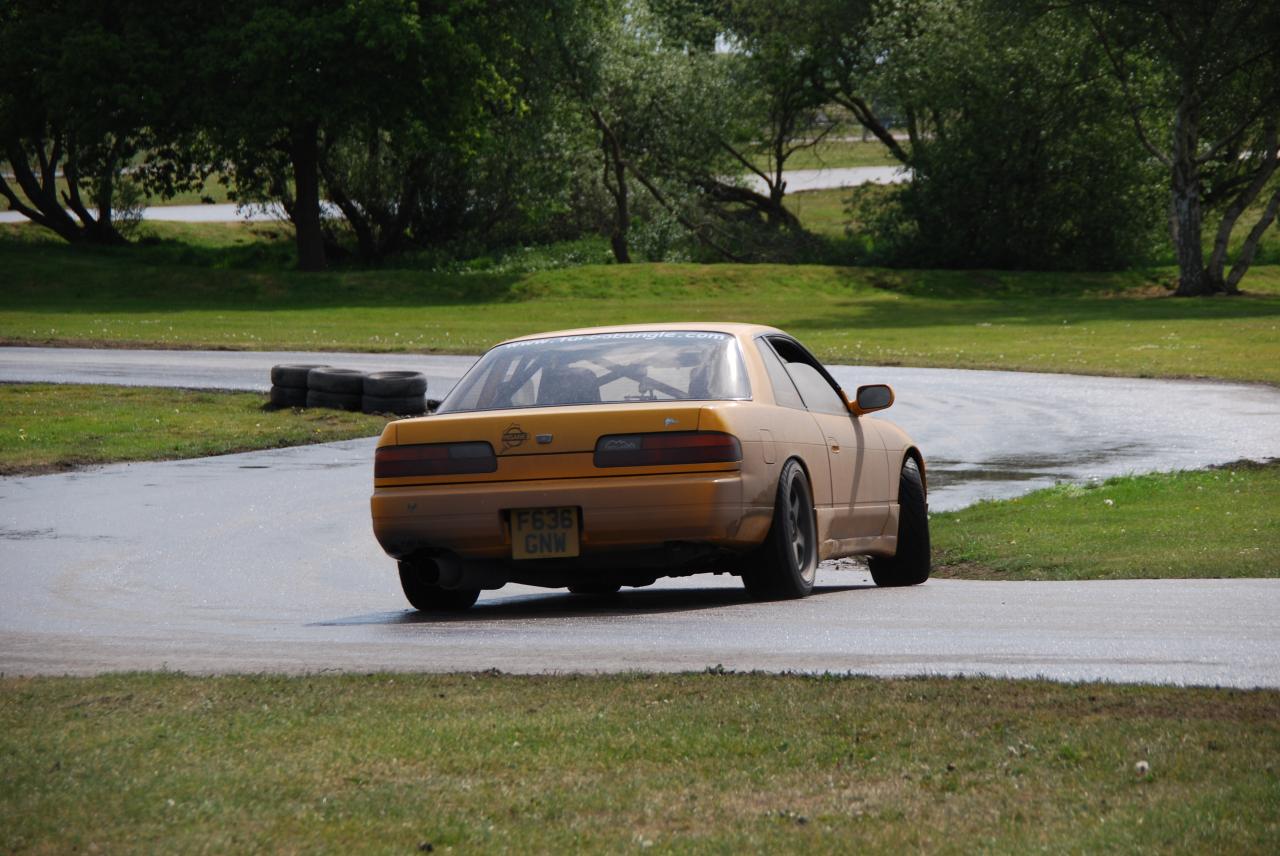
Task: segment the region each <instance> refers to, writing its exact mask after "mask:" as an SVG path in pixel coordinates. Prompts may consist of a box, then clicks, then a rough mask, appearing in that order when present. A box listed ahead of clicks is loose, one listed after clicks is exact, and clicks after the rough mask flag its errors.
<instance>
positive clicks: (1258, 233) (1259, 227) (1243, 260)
mask: <svg viewBox="0 0 1280 856" xmlns="http://www.w3.org/2000/svg"><path fill="white" fill-rule="evenodd" d="M1277 213H1280V188H1277V190H1276V192H1275V193H1273V194H1271V201H1270V202H1268V203H1267V207H1266V208H1265V209H1263V211H1262V216H1261V217H1259V218H1258V222H1257V223H1254V224H1253V228H1252V229H1250V230H1249V234H1248V236H1247V237H1246V238H1245V239H1244V243H1243V244H1242V245H1241V246H1240V255H1239V257H1238V258H1237V259H1236V263H1235V264H1234V265H1232V266H1231V273H1230V275H1229V276H1227V278H1226V281H1225V282H1224V283H1223V290H1224V291H1226V292H1227V293H1228V294H1238V293H1239V291H1240V280H1241V279H1243V278H1244V273H1245V271H1247V270H1248V269H1249V265H1251V264H1253V256H1254V253H1256V252H1257V251H1258V242H1259V241H1261V240H1262V234H1263V233H1264V232H1266V231H1267V229H1268V228H1269V227H1270V226H1271V224H1272V223H1274V222H1275V220H1276V214H1277Z"/></svg>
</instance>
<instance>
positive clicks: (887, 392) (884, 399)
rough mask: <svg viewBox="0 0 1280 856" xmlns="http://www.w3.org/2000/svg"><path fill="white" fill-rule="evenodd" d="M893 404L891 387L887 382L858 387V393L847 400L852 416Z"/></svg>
mask: <svg viewBox="0 0 1280 856" xmlns="http://www.w3.org/2000/svg"><path fill="white" fill-rule="evenodd" d="M892 404H893V389H892V387H890V386H889V385H888V384H887V383H872V384H868V385H867V386H860V387H858V394H857V395H856V396H854V399H853V401H851V402H849V412H850V413H852V414H853V415H854V416H862V415H863V414H865V413H874V412H875V411H877V410H884V409H885V408H886V407H889V406H891V405H892Z"/></svg>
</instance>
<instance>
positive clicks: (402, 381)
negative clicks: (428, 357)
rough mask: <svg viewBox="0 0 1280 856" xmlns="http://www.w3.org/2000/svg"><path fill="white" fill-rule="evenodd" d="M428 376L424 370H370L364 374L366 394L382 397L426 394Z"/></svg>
mask: <svg viewBox="0 0 1280 856" xmlns="http://www.w3.org/2000/svg"><path fill="white" fill-rule="evenodd" d="M426 392H427V376H426V375H424V374H423V373H422V372H370V373H369V374H367V375H365V376H364V394H365V395H374V396H378V397H380V398H409V397H410V396H414V395H418V396H421V395H426Z"/></svg>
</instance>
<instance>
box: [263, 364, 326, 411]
mask: <svg viewBox="0 0 1280 856" xmlns="http://www.w3.org/2000/svg"><path fill="white" fill-rule="evenodd" d="M326 368H328V366H326V365H323V364H321V363H305V364H303V363H293V364H286V365H280V366H272V367H271V406H272V407H306V406H307V375H308V374H310V372H311V370H312V369H326Z"/></svg>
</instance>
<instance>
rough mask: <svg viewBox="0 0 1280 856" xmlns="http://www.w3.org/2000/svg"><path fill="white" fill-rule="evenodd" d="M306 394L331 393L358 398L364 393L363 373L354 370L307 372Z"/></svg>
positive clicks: (325, 369)
mask: <svg viewBox="0 0 1280 856" xmlns="http://www.w3.org/2000/svg"><path fill="white" fill-rule="evenodd" d="M307 392H332V393H336V394H338V395H354V396H356V397H357V398H359V397H360V396H361V395H362V394H363V393H364V372H361V371H356V370H355V369H331V368H324V369H312V370H311V371H309V372H307Z"/></svg>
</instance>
